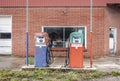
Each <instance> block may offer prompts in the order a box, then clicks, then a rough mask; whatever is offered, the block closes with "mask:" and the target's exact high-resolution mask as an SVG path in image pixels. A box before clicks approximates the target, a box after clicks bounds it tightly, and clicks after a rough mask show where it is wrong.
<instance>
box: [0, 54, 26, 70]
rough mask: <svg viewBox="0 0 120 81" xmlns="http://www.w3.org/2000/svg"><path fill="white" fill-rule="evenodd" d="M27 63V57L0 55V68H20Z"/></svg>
mask: <svg viewBox="0 0 120 81" xmlns="http://www.w3.org/2000/svg"><path fill="white" fill-rule="evenodd" d="M23 65H25V58H23V57H14V56H0V69H12V70H19V69H21V67H22V66H23Z"/></svg>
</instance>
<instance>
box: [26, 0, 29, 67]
mask: <svg viewBox="0 0 120 81" xmlns="http://www.w3.org/2000/svg"><path fill="white" fill-rule="evenodd" d="M28 51H29V50H28V0H26V66H28V64H29V63H28Z"/></svg>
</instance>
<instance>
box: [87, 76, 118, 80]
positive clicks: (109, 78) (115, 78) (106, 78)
mask: <svg viewBox="0 0 120 81" xmlns="http://www.w3.org/2000/svg"><path fill="white" fill-rule="evenodd" d="M86 81H120V76H117V77H113V76H109V77H104V78H98V79H92V80H86Z"/></svg>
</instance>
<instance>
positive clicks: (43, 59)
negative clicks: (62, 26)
mask: <svg viewBox="0 0 120 81" xmlns="http://www.w3.org/2000/svg"><path fill="white" fill-rule="evenodd" d="M48 43H49V36H48V34H47V33H45V32H44V33H43V32H42V33H36V34H35V54H34V64H35V67H46V66H48V63H47V59H48V56H49V55H48V51H47V49H48Z"/></svg>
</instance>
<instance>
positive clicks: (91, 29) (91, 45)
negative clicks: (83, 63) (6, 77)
mask: <svg viewBox="0 0 120 81" xmlns="http://www.w3.org/2000/svg"><path fill="white" fill-rule="evenodd" d="M92 57H93V55H92V0H90V68H92V60H93V58H92Z"/></svg>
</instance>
